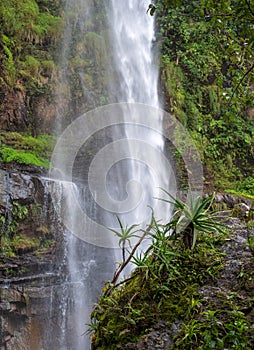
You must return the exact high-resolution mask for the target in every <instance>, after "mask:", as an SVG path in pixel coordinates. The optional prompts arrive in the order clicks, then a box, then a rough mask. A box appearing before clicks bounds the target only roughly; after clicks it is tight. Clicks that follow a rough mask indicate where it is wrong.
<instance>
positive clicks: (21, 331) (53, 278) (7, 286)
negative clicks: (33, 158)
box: [0, 167, 63, 350]
mask: <svg viewBox="0 0 254 350" xmlns="http://www.w3.org/2000/svg"><path fill="white" fill-rule="evenodd" d="M38 170H39V169H35V168H32V167H23V168H21V167H20V168H12V169H0V212H1V214H2V217H5V218H6V219H7V220H8V215H9V213H10V212H11V211H12V209H13V206H14V205H17V203H18V205H19V206H22V207H25V208H27V211H28V214H27V216H26V217H25V218H22V219H21V220H20V222H18V225H17V227H16V232H15V235H18V236H19V237H24V238H25V242H30V241H31V240H32V241H33V240H36V242H39V243H38V244H37V245H36V246H29V244H28V243H27V244H23V246H22V245H20V246H19V247H18V248H17V247H15V246H14V247H13V252H12V254H9V255H10V256H7V254H5V253H2V254H0V349H1V350H2V349H4V350H7V349H8V350H9V349H15V350H27V349H43V344H41V343H40V341H41V339H43V338H45V337H46V335H44V337H43V336H42V333H43V332H45V331H44V327H43V324H45V322H47V318H49V317H53V313H52V310H50V307H51V302H50V301H51V298H52V293H53V292H54V289H56V288H57V287H56V286H57V285H58V284H59V281H60V280H61V278H60V277H59V276H61V275H62V274H63V273H62V271H61V269H60V264H59V263H58V262H59V261H60V260H62V255H61V254H62V251H61V239H59V238H60V235H59V232H60V226H59V225H58V223H57V219H56V217H55V216H54V212H53V210H52V204H51V199H50V194H49V190H48V182H47V180H46V179H45V178H43V176H42V174H40V172H39V171H38ZM9 218H10V217H9ZM4 234H6V226H5V227H1V236H2V241H1V243H2V244H3V243H4V242H3V236H4ZM56 240H57V241H58V244H56ZM12 255H13V256H12ZM39 335H40V336H39Z"/></svg>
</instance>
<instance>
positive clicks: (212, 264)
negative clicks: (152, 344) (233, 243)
mask: <svg viewBox="0 0 254 350" xmlns="http://www.w3.org/2000/svg"><path fill="white" fill-rule="evenodd" d="M169 197H170V201H168V200H165V201H167V202H170V203H171V200H172V201H173V203H174V204H175V207H176V208H175V214H174V215H173V217H172V220H171V221H170V222H169V223H167V224H165V225H162V224H160V223H158V222H157V221H156V220H155V219H154V217H152V220H151V223H150V225H149V226H148V228H147V230H146V231H145V234H146V236H145V237H146V238H147V237H148V238H150V245H149V247H148V248H147V250H146V251H145V252H144V253H143V254H140V253H139V254H135V252H136V250H135V248H136V247H134V248H133V250H132V252H130V257H131V261H132V263H133V264H134V265H136V269H135V270H134V272H133V273H132V275H131V276H130V277H129V278H127V279H126V280H125V281H122V282H120V283H118V284H116V278H115V276H119V273H118V271H121V269H122V266H120V268H119V269H118V271H117V272H116V273H115V276H114V279H113V280H112V282H111V283H109V284H108V285H106V287H105V289H104V291H103V294H102V296H101V299H100V301H99V303H98V304H96V305H95V308H94V311H93V313H92V323H91V325H90V329H89V330H90V332H93V336H92V340H93V345H94V349H116V348H117V346H120V345H122V344H125V343H127V342H134V341H136V340H137V338H138V337H139V336H141V335H142V334H143V333H144V332H145V331H146V330H148V329H149V328H150V327H151V326H153V325H154V324H155V323H156V322H157V321H158V320H166V321H167V322H168V323H169V324H171V323H172V322H173V320H174V319H178V318H183V317H186V319H187V320H189V319H191V317H193V315H195V313H196V311H197V309H198V307H199V303H200V301H199V299H198V298H197V293H196V289H197V288H198V286H201V285H202V284H203V283H205V281H207V280H208V279H213V278H214V277H215V276H216V274H217V273H218V272H219V271H220V269H221V268H222V266H223V262H222V254H221V253H220V252H219V250H218V249H217V247H216V246H217V245H218V244H220V243H221V242H222V240H223V235H224V233H222V230H221V225H220V224H219V223H218V222H215V221H214V220H213V215H212V213H211V214H210V215H209V214H208V208H207V206H208V202H209V201H210V198H207V199H206V200H204V201H200V199H199V198H198V199H197V200H196V201H193V202H192V203H191V205H190V206H187V205H186V204H185V203H183V202H181V201H179V200H176V199H175V198H173V197H172V196H170V195H169ZM163 200H164V199H163ZM119 225H120V228H121V233H118V232H115V231H114V232H115V233H118V236H119V237H120V240H122V236H124V237H125V236H126V237H127V239H129V238H130V236H132V234H133V233H134V232H133V229H134V228H135V226H133V227H130V228H128V227H126V228H125V227H123V225H122V223H121V221H120V220H119ZM190 227H194V228H195V230H196V233H197V232H200V231H202V232H203V234H202V235H199V236H197V234H196V233H193V235H192V242H191V247H189V246H188V245H187V246H186V244H185V237H186V235H187V236H188V237H190V232H189V228H190ZM194 236H195V238H194ZM197 241H198V243H199V244H197V245H196V242H197ZM194 247H195V249H194ZM190 248H192V249H190ZM129 261H130V260H129ZM129 261H128V260H126V261H124V262H123V265H124V264H125V265H126V264H127V263H128V262H129Z"/></svg>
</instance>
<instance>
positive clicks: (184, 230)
mask: <svg viewBox="0 0 254 350" xmlns="http://www.w3.org/2000/svg"><path fill="white" fill-rule="evenodd" d="M164 192H165V193H166V194H167V195H168V196H169V197H170V200H167V199H161V200H163V201H164V202H167V203H170V204H173V205H174V207H175V210H174V213H173V216H172V218H171V220H170V222H169V223H168V224H166V225H165V227H164V228H165V229H166V232H168V233H171V234H172V236H173V237H179V236H180V237H181V239H182V240H183V242H184V244H185V245H186V247H187V248H189V249H194V247H195V245H196V241H197V238H198V234H199V233H200V232H202V233H212V232H220V233H223V230H222V226H223V225H222V224H220V223H219V222H218V221H215V219H216V212H211V211H210V207H211V205H212V201H213V197H211V198H210V197H208V198H206V199H205V200H203V199H202V198H201V197H200V196H199V197H197V198H196V199H195V200H194V199H193V198H191V199H190V204H189V205H188V204H186V203H184V202H182V201H180V200H177V199H175V198H174V197H172V196H171V195H170V193H168V192H167V191H164Z"/></svg>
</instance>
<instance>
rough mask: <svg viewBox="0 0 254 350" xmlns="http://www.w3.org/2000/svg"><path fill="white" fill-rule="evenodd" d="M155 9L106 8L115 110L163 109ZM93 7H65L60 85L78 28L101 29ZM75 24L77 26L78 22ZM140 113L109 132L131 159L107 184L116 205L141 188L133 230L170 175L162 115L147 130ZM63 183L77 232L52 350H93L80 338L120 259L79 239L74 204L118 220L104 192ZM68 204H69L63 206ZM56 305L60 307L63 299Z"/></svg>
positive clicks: (117, 1) (88, 1) (145, 1)
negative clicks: (103, 200)
mask: <svg viewBox="0 0 254 350" xmlns="http://www.w3.org/2000/svg"><path fill="white" fill-rule="evenodd" d="M149 3H150V0H128V1H122V0H105V1H104V5H105V10H106V13H107V18H108V25H109V42H108V43H107V44H108V45H110V46H108V47H107V52H108V55H109V61H110V60H111V67H112V66H113V70H114V74H113V75H112V79H111V81H109V84H108V90H109V94H108V95H109V96H111V102H117V103H121V102H127V103H142V104H146V105H151V106H153V108H155V107H159V98H158V89H157V85H158V67H157V63H156V59H155V58H156V53H155V52H154V48H153V41H154V38H155V34H154V18H153V17H151V16H150V15H148V14H147V13H146V11H147V8H148V5H149ZM95 7H96V6H95V2H94V1H92V0H68V1H67V4H66V12H68V13H71V16H72V17H71V18H72V22H71V23H72V25H68V23H69V22H68V21H67V27H66V29H65V35H64V39H63V49H62V58H61V62H60V70H61V79H62V83H63V82H64V81H65V80H68V74H66V69H67V66H68V60H69V59H71V58H72V57H70V50H69V48H70V46H71V45H72V42H73V40H74V37H73V36H74V35H76V34H77V28H79V29H78V31H79V35H81V36H82V35H86V31H87V25H86V24H87V23H89V26H90V27H92V24H91V23H93V21H95V18H93V14H94V9H95ZM102 11H103V10H102ZM73 17H75V18H76V20H75V21H73ZM73 23H75V24H74V25H73ZM104 68H105V67H104ZM109 70H110V67H109ZM85 74H86V71H85V68H84V70H83V71H81V70H79V72H78V75H79V77H81V80H82V81H85V79H83V78H82V77H83V76H85ZM83 88H84V92H83V93H84V96H86V97H88V99H89V101H91V100H92V105H94V106H96V105H97V100H96V99H93V94H92V93H91V92H90V91H89V88H88V87H87V86H86V85H85V84H83ZM59 102H60V103H62V100H61V95H59ZM138 110H140V108H138V109H136V108H132V105H128V104H127V105H126V104H124V105H123V108H122V114H123V121H124V123H122V124H121V126H119V128H118V127H117V126H114V128H113V129H112V130H111V131H110V136H109V139H110V140H111V141H113V142H114V141H116V140H118V139H119V138H120V139H126V140H127V141H126V142H127V146H126V156H125V157H124V159H122V161H119V162H118V163H117V164H112V168H111V169H110V171H109V172H108V174H107V176H105V178H106V180H107V188H108V191H109V192H110V193H111V195H112V196H113V197H115V199H116V200H117V201H121V200H124V199H125V196H126V185H127V184H129V185H131V184H133V183H134V182H135V183H134V185H135V186H133V187H132V186H130V192H129V193H128V195H129V196H131V197H132V196H133V198H136V199H138V203H137V205H134V206H132V209H131V210H130V211H123V212H119V213H117V214H119V216H120V217H121V219H122V220H123V221H124V223H125V224H127V225H131V224H133V223H143V224H147V223H148V222H147V220H149V218H150V215H151V210H150V209H149V208H148V206H152V207H154V206H155V201H154V199H153V197H160V194H159V192H158V189H157V188H158V187H163V188H168V177H169V174H168V171H167V169H166V170H165V169H164V167H163V164H162V160H161V158H160V157H158V156H157V154H158V153H161V154H162V153H163V148H164V145H163V137H162V136H161V134H160V131H161V128H162V127H161V123H162V120H161V119H162V114H161V113H160V112H157V113H154V115H155V120H154V121H153V122H152V124H151V128H149V125H148V126H144V125H142V123H139V122H140V114H139V113H138ZM143 111H144V112H145V111H147V108H144V110H143ZM141 112H142V108H141ZM141 114H142V113H141ZM147 117H148V116H147ZM142 118H143V116H142ZM142 118H141V119H142ZM139 124H140V125H139ZM153 129H155V130H156V131H154V130H153ZM67 145H68V143H67ZM118 145H119V144H118V143H116V146H115V148H114V151H113V153H112V155H111V156H112V159H113V160H114V158H116V159H117V158H118V152H119V150H118V148H117V147H118ZM154 149H155V151H154ZM80 159H81V160H80V164H76V165H75V166H76V172H77V173H78V177H79V179H82V176H83V175H82V171H83V170H84V164H81V163H82V156H81V157H80ZM64 162H65V150H64V149H62V152H59V159H57V160H56V164H58V165H59V166H58V168H59V167H61V171H62V172H65V168H66V169H67V168H68V164H67V165H65V164H64ZM77 169H78V171H77ZM86 170H87V169H85V171H86ZM58 180H59V179H58ZM60 180H61V181H60ZM60 180H59V181H57V179H56V181H55V189H54V191H55V192H57V196H58V198H59V205H58V207H59V211H60V216H63V215H66V213H67V215H68V216H69V218H70V219H69V220H68V221H69V223H70V226H71V227H70V226H69V228H71V231H72V232H73V233H74V234H72V233H71V232H70V231H68V230H66V236H65V244H66V247H65V260H66V262H67V265H68V268H67V275H66V279H65V282H64V285H62V286H61V288H59V289H60V290H62V292H60V295H61V293H62V297H61V296H60V298H61V300H60V305H55V306H54V307H58V309H59V316H58V321H57V322H58V323H59V326H60V330H59V334H57V335H56V334H55V335H54V336H53V335H52V338H51V339H48V341H47V344H48V345H47V349H57V348H61V350H84V349H86V350H88V349H89V343H90V340H89V337H88V336H81V334H82V333H83V332H84V331H85V324H86V323H89V322H90V319H89V314H90V311H91V308H92V303H93V302H95V301H96V297H97V296H98V294H99V291H100V288H101V286H102V283H103V282H104V281H105V280H106V279H110V276H112V273H113V271H114V267H115V266H114V262H115V260H117V259H119V257H118V256H117V254H116V253H115V250H110V249H105V248H100V247H96V246H92V245H89V244H87V243H85V242H83V241H82V240H80V239H79V238H77V237H76V236H75V223H76V222H77V221H81V218H80V216H78V215H77V213H75V212H73V207H74V206H73V196H74V197H75V198H76V199H77V198H78V199H79V201H80V203H81V206H82V205H83V209H84V210H85V208H88V210H89V211H90V215H91V216H92V217H93V220H102V223H103V224H104V225H105V224H106V225H107V226H113V227H114V225H115V222H116V219H115V216H114V213H108V212H106V211H105V210H104V211H103V210H102V212H101V208H99V209H98V206H97V207H96V200H97V199H98V200H99V195H100V193H99V191H98V190H96V189H95V191H94V193H92V194H91V195H90V196H89V195H88V194H87V188H86V185H87V184H85V185H84V184H80V183H78V182H77V183H73V182H71V179H69V178H67V181H65V180H66V179H65V176H64V174H63V177H61V179H60ZM63 180H64V181H63ZM81 183H82V181H81ZM139 191H140V192H139ZM137 193H138V194H139V193H140V196H139V197H140V198H137ZM92 199H93V202H92V201H91V200H92ZM62 201H64V202H65V203H64V205H63V204H62ZM90 201H91V202H90ZM94 202H95V203H94ZM156 205H157V204H156ZM102 209H103V208H102ZM61 210H64V211H65V213H64V214H63V213H61ZM165 210H166V209H165V204H163V202H161V205H160V206H158V205H157V212H156V214H157V216H158V217H160V216H161V217H162V216H163V215H164V213H165ZM111 221H112V225H111ZM90 234H93V233H90ZM51 300H52V303H54V296H51ZM57 302H59V292H58V300H57ZM51 308H52V307H51ZM54 331H55V330H54ZM47 334H49V332H47ZM56 339H57V340H56Z"/></svg>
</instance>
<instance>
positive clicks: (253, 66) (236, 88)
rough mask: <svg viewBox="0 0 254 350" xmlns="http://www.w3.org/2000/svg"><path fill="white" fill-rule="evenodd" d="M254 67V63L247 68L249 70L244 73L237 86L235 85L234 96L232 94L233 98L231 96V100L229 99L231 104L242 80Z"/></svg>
mask: <svg viewBox="0 0 254 350" xmlns="http://www.w3.org/2000/svg"><path fill="white" fill-rule="evenodd" d="M253 69H254V63H253V65H252V66H251V67H250V68H249V69H248V70H247V72H246V73H244V75H243V76H242V78H241V80H240V81H239V83H238V84H237V86H236V87H235V89H234V91H233V93H232V96H231V98H230V100H229V104H231V102H232V99H233V97H234V95H235V93H236V91H237V90H238V88H239V86H240V85H241V84H242V82H243V81H244V79H245V78H246V77H247V75H248V74H250V72H251V71H252V70H253Z"/></svg>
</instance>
